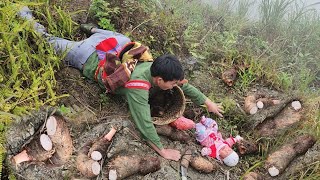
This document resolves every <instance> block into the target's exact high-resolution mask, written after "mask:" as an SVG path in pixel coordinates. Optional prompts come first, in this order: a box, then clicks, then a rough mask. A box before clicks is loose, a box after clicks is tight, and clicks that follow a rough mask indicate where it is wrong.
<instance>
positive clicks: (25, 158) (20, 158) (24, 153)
mask: <svg viewBox="0 0 320 180" xmlns="http://www.w3.org/2000/svg"><path fill="white" fill-rule="evenodd" d="M12 159H13V162H14V163H15V165H18V164H20V163H22V162H25V161H31V160H32V158H31V157H30V156H29V155H28V154H27V151H26V150H23V151H22V152H21V153H19V154H17V155H15V156H14V157H13V158H12Z"/></svg>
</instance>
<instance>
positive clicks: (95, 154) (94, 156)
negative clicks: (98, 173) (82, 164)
mask: <svg viewBox="0 0 320 180" xmlns="http://www.w3.org/2000/svg"><path fill="white" fill-rule="evenodd" d="M91 159H93V160H95V161H99V160H100V159H102V154H101V153H100V152H99V151H92V153H91Z"/></svg>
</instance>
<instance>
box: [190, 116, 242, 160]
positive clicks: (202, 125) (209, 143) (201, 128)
mask: <svg viewBox="0 0 320 180" xmlns="http://www.w3.org/2000/svg"><path fill="white" fill-rule="evenodd" d="M196 139H197V141H198V142H200V144H201V145H202V146H204V148H202V150H201V154H202V155H203V156H210V157H213V158H217V159H218V160H220V161H222V162H223V163H224V164H225V165H227V166H235V165H237V163H238V161H239V156H238V154H237V153H236V152H235V151H233V150H232V146H233V145H234V144H235V143H236V142H238V141H241V140H242V137H240V136H239V135H238V136H236V137H235V138H233V137H229V138H227V139H223V137H222V135H221V133H220V132H219V131H218V124H217V123H216V121H214V120H213V119H210V118H206V117H204V116H202V118H201V120H200V122H199V123H197V124H196Z"/></svg>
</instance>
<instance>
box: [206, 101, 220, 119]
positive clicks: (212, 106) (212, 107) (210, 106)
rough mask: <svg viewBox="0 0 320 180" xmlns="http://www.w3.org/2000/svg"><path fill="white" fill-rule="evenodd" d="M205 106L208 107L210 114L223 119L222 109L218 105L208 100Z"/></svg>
mask: <svg viewBox="0 0 320 180" xmlns="http://www.w3.org/2000/svg"><path fill="white" fill-rule="evenodd" d="M204 104H205V105H206V106H207V109H208V111H209V112H213V113H215V114H216V115H218V116H219V117H223V115H222V114H221V113H223V110H222V107H219V106H218V105H217V104H216V103H214V102H212V101H211V100H210V99H206V101H205V102H204Z"/></svg>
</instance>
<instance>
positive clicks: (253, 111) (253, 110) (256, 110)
mask: <svg viewBox="0 0 320 180" xmlns="http://www.w3.org/2000/svg"><path fill="white" fill-rule="evenodd" d="M257 112H258V107H257V106H255V107H253V108H251V109H250V111H249V113H250V114H255V113H257Z"/></svg>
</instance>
